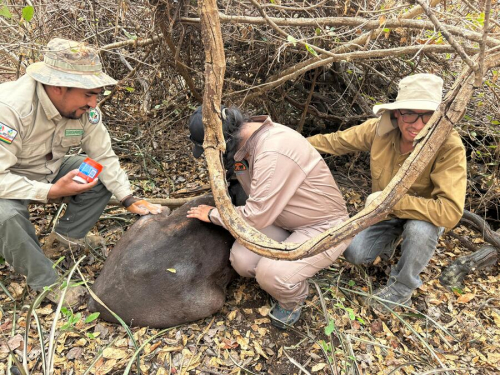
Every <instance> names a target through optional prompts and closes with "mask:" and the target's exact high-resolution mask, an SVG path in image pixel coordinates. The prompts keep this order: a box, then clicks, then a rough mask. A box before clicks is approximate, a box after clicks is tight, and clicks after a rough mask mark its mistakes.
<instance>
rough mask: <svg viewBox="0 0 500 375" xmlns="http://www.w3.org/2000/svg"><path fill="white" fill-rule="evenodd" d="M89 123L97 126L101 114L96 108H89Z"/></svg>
mask: <svg viewBox="0 0 500 375" xmlns="http://www.w3.org/2000/svg"><path fill="white" fill-rule="evenodd" d="M88 114H89V122H90V123H91V124H94V125H95V124H97V123H98V122H99V121H100V120H101V112H99V110H98V109H97V108H90V110H89V112H88Z"/></svg>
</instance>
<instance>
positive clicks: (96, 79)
mask: <svg viewBox="0 0 500 375" xmlns="http://www.w3.org/2000/svg"><path fill="white" fill-rule="evenodd" d="M26 73H27V74H28V75H29V76H30V77H31V78H33V79H34V80H35V81H38V82H40V83H43V84H44V85H49V86H62V87H76V88H80V89H95V88H98V87H104V86H111V85H116V80H114V79H113V78H111V77H110V76H108V75H107V74H106V73H103V72H99V73H77V72H75V73H68V72H64V71H62V70H57V69H53V68H51V67H50V66H48V65H46V64H45V63H44V62H37V63H34V64H31V65H30V66H28V68H27V69H26Z"/></svg>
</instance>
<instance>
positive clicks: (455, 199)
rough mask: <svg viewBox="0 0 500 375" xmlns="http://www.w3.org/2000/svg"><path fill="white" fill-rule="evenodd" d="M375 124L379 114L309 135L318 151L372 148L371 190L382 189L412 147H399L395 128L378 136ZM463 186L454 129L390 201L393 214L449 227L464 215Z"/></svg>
mask: <svg viewBox="0 0 500 375" xmlns="http://www.w3.org/2000/svg"><path fill="white" fill-rule="evenodd" d="M377 125H378V119H370V120H368V121H366V122H364V123H363V124H361V125H358V126H353V127H351V128H349V129H347V130H344V131H340V132H336V133H331V134H318V135H315V136H313V137H309V138H308V139H307V140H308V141H309V142H310V143H311V144H312V145H313V146H314V147H315V148H316V149H317V150H318V151H319V152H321V153H328V154H333V155H344V154H348V153H351V152H356V151H368V152H370V171H371V177H372V191H373V192H375V191H381V190H384V188H385V187H386V186H387V185H388V184H389V182H390V181H391V180H392V178H393V177H394V175H396V173H397V172H398V170H399V168H400V167H401V166H402V165H403V163H404V161H405V160H406V159H407V158H408V156H409V155H410V153H406V154H401V152H400V148H399V142H400V135H401V132H400V130H399V128H398V129H395V130H393V131H391V132H389V133H387V134H385V135H383V136H378V135H377V134H376V129H377ZM466 187H467V161H466V156H465V148H464V146H463V144H462V141H461V139H460V136H459V134H458V133H457V132H456V130H454V129H452V131H451V132H450V135H449V136H448V138H447V139H446V140H445V141H444V143H443V144H442V145H441V147H440V148H439V150H438V151H437V153H436V154H435V155H434V157H433V158H432V159H431V160H430V162H429V163H428V164H427V166H426V167H425V168H424V170H423V171H422V173H421V174H420V176H419V177H418V178H417V179H416V180H415V182H414V183H413V185H412V186H411V187H410V189H409V190H408V192H407V193H406V194H405V195H404V196H403V197H402V198H401V200H400V201H399V202H398V203H396V205H395V206H394V207H393V211H392V214H394V215H395V216H396V217H398V218H400V219H417V220H425V221H428V222H431V223H433V224H434V225H437V226H440V227H445V228H448V229H450V228H453V227H454V226H455V225H456V224H457V223H458V221H459V220H460V218H461V217H462V213H463V209H464V205H465V191H466Z"/></svg>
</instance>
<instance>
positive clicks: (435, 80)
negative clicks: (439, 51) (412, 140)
mask: <svg viewBox="0 0 500 375" xmlns="http://www.w3.org/2000/svg"><path fill="white" fill-rule="evenodd" d="M442 96H443V80H442V79H441V78H440V77H438V76H436V75H434V74H427V73H421V74H415V75H412V76H408V77H405V78H403V79H402V80H401V81H400V82H399V86H398V96H397V98H396V101H394V102H392V103H386V104H378V105H375V106H374V107H373V113H374V114H375V115H379V116H381V118H380V121H379V124H378V127H377V134H378V135H379V136H382V135H384V134H387V133H388V132H390V131H391V130H393V129H395V128H396V127H397V122H396V121H395V120H394V121H393V119H391V111H393V110H395V109H411V110H424V111H435V110H436V109H437V108H438V107H439V105H440V104H441V100H442Z"/></svg>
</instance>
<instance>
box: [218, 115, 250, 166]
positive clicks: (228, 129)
mask: <svg viewBox="0 0 500 375" xmlns="http://www.w3.org/2000/svg"><path fill="white" fill-rule="evenodd" d="M221 112H222V113H221V114H222V131H223V133H224V140H225V141H226V153H225V154H224V156H223V158H224V167H225V168H226V171H227V176H231V175H232V174H233V172H234V155H235V154H236V152H237V151H238V146H239V144H240V143H241V128H242V127H243V125H244V124H245V123H247V122H249V121H250V118H249V117H248V116H246V115H244V114H243V113H242V112H241V111H240V110H239V109H238V108H236V107H230V108H225V107H223V108H222V111H221Z"/></svg>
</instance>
